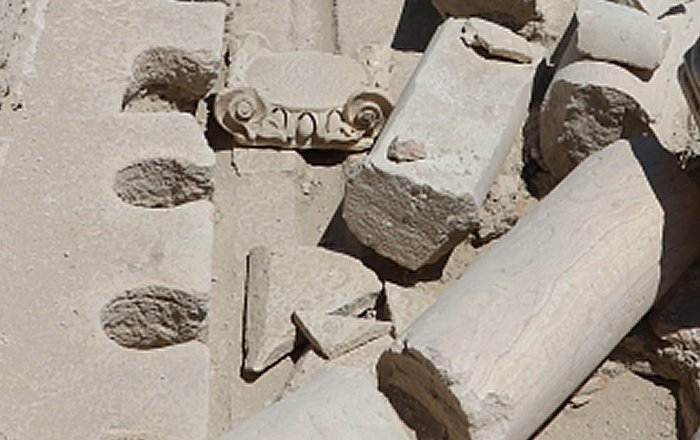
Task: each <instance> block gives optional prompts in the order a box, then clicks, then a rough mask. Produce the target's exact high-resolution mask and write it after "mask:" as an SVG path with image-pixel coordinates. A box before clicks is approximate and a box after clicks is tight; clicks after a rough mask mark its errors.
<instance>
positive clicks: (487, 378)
mask: <svg viewBox="0 0 700 440" xmlns="http://www.w3.org/2000/svg"><path fill="white" fill-rule="evenodd" d="M698 214H700V190H698V188H697V187H696V186H695V185H694V184H693V183H692V181H691V180H690V178H689V177H688V176H687V175H686V174H685V173H683V172H682V170H680V168H679V167H678V165H677V163H676V161H675V159H674V157H673V156H672V155H670V154H669V153H668V152H666V151H665V150H664V149H663V148H662V147H661V145H659V144H658V142H656V141H655V140H653V139H652V138H636V139H634V140H633V141H632V142H631V144H630V142H627V141H620V142H618V143H616V144H614V145H611V146H610V147H608V148H606V149H605V150H603V151H601V152H599V153H597V154H595V155H594V156H592V157H591V158H589V159H588V160H587V161H585V162H584V163H583V164H581V166H579V167H578V168H577V169H576V170H575V171H573V172H572V173H571V174H570V175H569V176H568V177H567V178H566V179H565V180H564V181H563V182H562V183H561V184H560V185H559V186H558V187H556V188H555V189H554V191H553V192H552V193H550V194H549V195H548V196H547V197H546V198H545V199H544V200H543V201H542V202H541V203H540V204H539V205H538V206H537V207H536V208H535V209H534V210H533V211H531V212H530V213H529V214H528V215H526V216H525V217H523V219H521V221H520V222H519V223H518V225H517V226H516V227H515V228H514V229H513V230H512V231H511V232H510V233H509V234H507V235H506V236H505V237H503V238H502V239H501V240H500V241H498V242H497V243H495V244H494V245H493V246H492V247H491V248H490V249H489V250H488V251H487V253H485V254H484V255H482V256H481V257H480V258H479V259H478V260H477V261H476V262H475V263H473V264H472V265H471V266H469V268H468V269H467V272H466V273H465V274H464V275H463V276H462V277H461V278H460V279H459V280H458V281H457V282H456V283H455V284H454V285H453V286H452V287H451V288H450V289H448V291H447V292H446V293H444V294H442V295H441V296H440V298H439V300H438V301H437V302H436V303H435V304H434V305H433V306H432V307H431V308H430V309H428V311H427V312H426V313H424V314H423V315H422V316H421V317H420V318H419V319H418V320H417V321H416V322H414V323H413V324H412V325H411V327H409V329H408V331H407V332H406V333H405V335H404V336H403V337H401V338H400V340H399V343H398V344H397V345H396V346H395V347H396V348H395V350H396V351H393V352H389V353H387V354H385V355H383V356H382V358H381V360H380V362H379V366H378V369H379V379H380V388H381V389H383V390H390V389H391V388H398V389H400V390H402V391H403V392H404V393H408V394H409V395H411V396H412V397H413V398H414V399H416V400H417V401H418V402H420V404H421V405H422V406H423V407H424V409H425V411H427V413H429V414H430V416H431V417H432V418H433V419H434V421H435V422H436V423H437V424H438V425H442V426H443V427H444V429H445V430H446V432H447V433H449V435H450V437H452V436H454V437H455V438H463V437H464V435H465V433H468V435H469V437H470V438H472V439H474V440H490V439H494V440H495V439H499V440H509V439H522V438H529V437H530V436H531V435H532V433H533V432H534V431H535V430H536V429H537V428H538V427H539V425H540V424H541V423H542V422H544V421H545V420H546V419H547V418H548V417H549V415H550V414H551V413H552V412H553V411H554V410H555V409H556V408H557V407H558V406H559V405H560V404H561V403H562V402H563V401H564V400H565V399H566V398H567V397H568V396H569V395H570V394H571V393H572V392H573V391H574V390H575V388H576V387H577V386H578V385H579V384H580V383H582V382H583V381H584V380H585V378H586V377H587V376H588V375H589V374H590V373H591V372H592V371H593V370H594V369H595V368H596V367H597V366H598V365H599V364H600V362H601V361H602V360H603V359H604V358H605V357H606V356H607V355H608V353H609V352H610V351H611V350H612V349H613V348H614V347H615V345H616V344H617V343H618V342H619V341H620V339H622V338H623V336H624V335H625V334H627V333H628V332H629V331H630V330H631V328H632V327H633V326H634V325H635V324H636V323H637V322H638V321H639V319H640V318H641V317H642V316H643V315H644V314H646V313H647V312H648V310H649V308H650V307H651V306H652V304H653V303H654V301H655V300H656V298H657V296H658V295H662V294H663V293H664V292H665V291H666V290H668V288H669V287H670V286H671V285H672V284H673V282H674V281H675V280H677V279H678V278H679V276H680V275H681V274H682V272H683V271H684V269H685V268H687V267H688V266H689V265H690V263H692V261H693V260H694V259H695V258H697V256H698V255H699V254H700V238H697V237H696V236H694V235H693V234H692V233H690V231H692V230H693V228H695V224H696V219H697V216H698ZM629 249H634V252H629ZM619 253H624V254H625V255H626V258H624V259H615V258H610V256H611V255H618V254H619ZM581 292H585V294H583V295H582V294H581ZM620 310H623V311H624V313H622V314H620V313H618V312H619V311H620ZM612 314H614V316H615V319H612ZM592 316H595V317H598V319H599V322H605V325H598V326H591V325H590V322H591V319H592V318H591V317H592ZM606 316H609V317H608V318H606ZM533 389H536V390H537V393H533V392H532V390H533Z"/></svg>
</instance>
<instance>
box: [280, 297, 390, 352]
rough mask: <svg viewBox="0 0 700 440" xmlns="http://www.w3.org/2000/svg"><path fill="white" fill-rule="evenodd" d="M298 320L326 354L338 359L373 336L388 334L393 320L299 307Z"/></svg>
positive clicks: (310, 338)
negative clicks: (385, 320)
mask: <svg viewBox="0 0 700 440" xmlns="http://www.w3.org/2000/svg"><path fill="white" fill-rule="evenodd" d="M292 318H293V320H294V323H295V324H296V325H297V327H298V328H299V329H300V330H301V332H302V333H303V334H304V336H305V337H306V339H307V340H308V341H309V342H311V345H313V346H314V348H316V349H317V350H318V351H319V352H320V353H321V354H323V356H325V357H326V358H327V359H335V358H337V357H339V356H342V355H344V354H345V353H348V352H349V351H352V350H354V349H355V348H357V347H360V346H362V345H364V344H366V343H368V342H369V341H371V340H373V339H377V338H379V337H380V336H383V335H387V334H389V332H390V331H391V329H392V327H393V326H392V324H391V323H390V322H384V321H378V320H376V319H373V318H358V317H354V316H342V315H336V314H329V313H327V312H322V311H318V310H303V309H300V310H296V311H295V312H294V315H293V317H292Z"/></svg>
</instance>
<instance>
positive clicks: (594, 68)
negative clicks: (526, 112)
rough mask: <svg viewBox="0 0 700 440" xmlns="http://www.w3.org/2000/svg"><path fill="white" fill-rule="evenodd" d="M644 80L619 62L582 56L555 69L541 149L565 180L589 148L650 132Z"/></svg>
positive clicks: (549, 165) (543, 113) (557, 176)
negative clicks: (589, 59)
mask: <svg viewBox="0 0 700 440" xmlns="http://www.w3.org/2000/svg"><path fill="white" fill-rule="evenodd" d="M647 96H648V95H647V90H646V88H645V85H644V84H643V82H642V81H641V80H640V79H638V78H637V77H636V76H634V75H633V74H632V73H630V72H628V71H627V70H625V69H623V68H622V67H619V66H616V65H613V64H609V63H603V62H597V61H580V62H577V63H573V64H570V65H568V66H566V67H564V68H563V69H562V70H560V71H559V72H557V74H556V75H555V76H554V78H553V80H552V84H551V86H550V88H549V90H548V91H547V94H546V96H545V99H544V102H543V103H542V109H541V112H540V145H539V154H540V160H541V162H542V165H543V166H544V168H545V169H547V170H548V171H549V172H550V173H552V175H553V176H554V178H555V179H556V180H557V181H559V180H561V179H563V178H564V177H565V176H566V175H567V174H568V173H569V172H571V170H573V169H574V167H575V166H576V165H578V164H579V163H581V162H582V161H583V160H584V159H586V158H587V157H588V156H589V155H591V154H592V153H594V152H596V151H599V150H601V149H603V148H605V147H607V146H608V145H610V144H611V143H613V142H615V141H617V140H619V139H629V138H632V137H635V136H638V135H640V134H643V133H650V132H651V130H652V129H651V127H650V125H651V116H650V115H649V113H648V110H647V109H649V108H652V107H653V106H652V105H651V104H650V102H649V101H650V99H648V98H647Z"/></svg>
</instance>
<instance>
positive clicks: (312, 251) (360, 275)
mask: <svg viewBox="0 0 700 440" xmlns="http://www.w3.org/2000/svg"><path fill="white" fill-rule="evenodd" d="M381 289H382V285H381V282H380V281H379V279H378V278H377V276H376V275H375V274H374V273H372V272H371V271H370V270H369V269H367V268H366V267H365V266H363V265H362V263H360V262H359V261H358V260H355V259H353V258H352V257H349V256H347V255H343V254H338V253H335V252H331V251H328V250H325V249H322V248H317V247H306V246H299V247H288V248H284V249H276V250H270V249H267V248H263V247H256V248H254V249H252V250H251V251H250V255H249V256H248V279H247V281H246V327H245V349H246V357H245V363H244V368H245V369H246V370H248V371H253V372H261V371H263V370H265V369H266V368H267V367H269V366H270V365H272V364H274V363H275V362H277V361H278V360H279V359H281V358H282V357H284V356H285V355H286V354H288V353H289V352H291V351H292V350H293V349H294V342H295V335H296V333H295V327H294V324H293V323H292V314H293V313H294V311H295V310H302V309H314V310H320V311H323V312H326V313H330V312H335V311H336V310H339V309H340V310H352V309H353V307H349V306H351V305H353V304H357V303H358V302H359V303H363V298H365V297H366V296H368V295H370V296H371V295H376V294H377V293H378V292H379V291H381ZM344 307H349V309H344Z"/></svg>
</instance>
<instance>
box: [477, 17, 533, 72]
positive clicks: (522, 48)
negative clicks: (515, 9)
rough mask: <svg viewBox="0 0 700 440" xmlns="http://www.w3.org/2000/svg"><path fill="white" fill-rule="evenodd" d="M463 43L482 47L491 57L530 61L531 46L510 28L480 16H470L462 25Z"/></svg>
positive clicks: (521, 61)
mask: <svg viewBox="0 0 700 440" xmlns="http://www.w3.org/2000/svg"><path fill="white" fill-rule="evenodd" d="M463 41H464V43H465V44H467V45H469V46H472V47H477V48H480V49H483V50H484V51H486V52H487V53H488V54H489V55H491V56H493V57H501V58H505V59H509V60H512V61H517V62H519V63H531V62H532V59H533V56H532V50H533V49H534V48H533V46H532V45H531V44H530V43H528V42H527V41H526V40H525V39H524V38H523V37H521V36H520V35H518V34H516V33H514V32H513V31H511V30H510V29H507V28H504V27H503V26H499V25H497V24H496V23H493V22H490V21H488V20H484V19H481V18H476V17H474V18H470V19H468V20H467V22H466V24H465V25H464V37H463Z"/></svg>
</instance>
